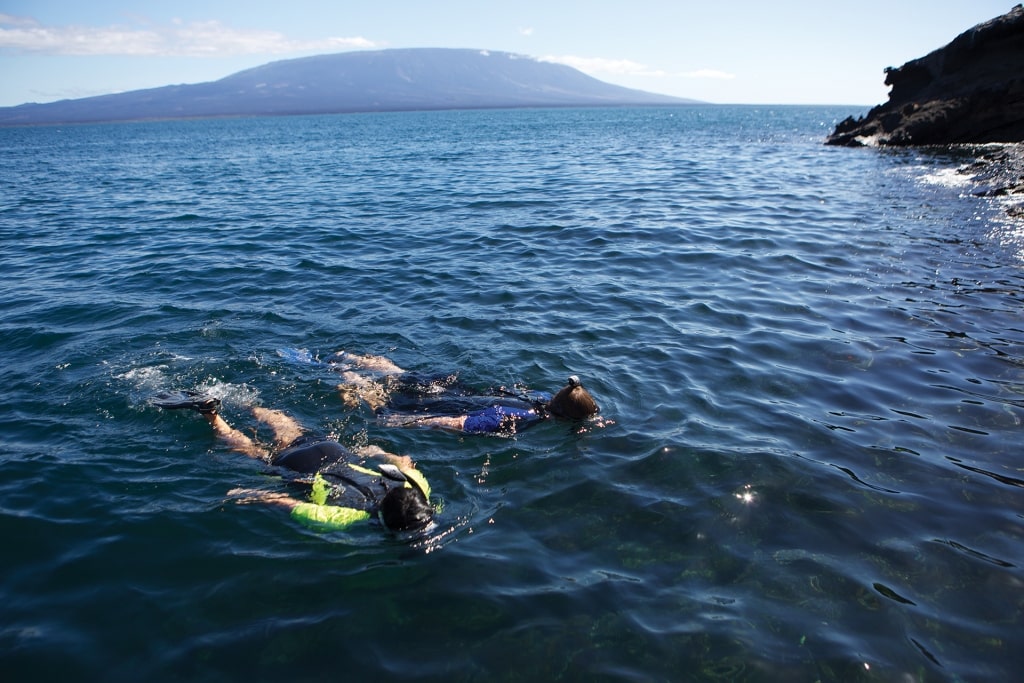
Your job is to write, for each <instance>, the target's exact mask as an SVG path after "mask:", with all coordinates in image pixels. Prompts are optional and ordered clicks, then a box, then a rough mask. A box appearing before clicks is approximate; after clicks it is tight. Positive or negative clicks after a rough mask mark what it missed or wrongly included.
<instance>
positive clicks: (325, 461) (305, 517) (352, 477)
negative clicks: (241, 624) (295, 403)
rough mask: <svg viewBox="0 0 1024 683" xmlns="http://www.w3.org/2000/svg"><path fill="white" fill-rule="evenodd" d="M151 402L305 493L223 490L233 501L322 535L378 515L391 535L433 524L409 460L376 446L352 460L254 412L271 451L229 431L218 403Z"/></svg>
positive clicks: (423, 484) (190, 398) (197, 398)
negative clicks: (190, 413) (177, 412)
mask: <svg viewBox="0 0 1024 683" xmlns="http://www.w3.org/2000/svg"><path fill="white" fill-rule="evenodd" d="M151 402H152V403H153V404H154V405H156V406H158V407H160V408H165V409H177V408H191V409H194V410H196V411H198V412H199V413H200V414H201V415H202V416H203V417H205V418H206V420H207V422H209V423H210V426H211V427H212V428H213V431H214V433H215V434H216V435H217V436H218V437H219V438H221V439H222V440H223V441H224V442H225V443H226V444H227V445H228V446H229V447H230V448H231V449H232V450H234V451H237V452H239V453H244V454H245V455H248V456H250V457H252V458H257V459H259V460H262V461H264V462H266V463H268V464H270V465H272V466H274V467H277V468H280V469H281V470H284V471H286V472H287V475H288V477H289V482H290V484H291V485H293V486H295V485H297V486H301V487H302V488H303V489H305V490H308V492H309V495H308V499H307V500H303V499H302V498H298V497H296V496H294V495H292V494H290V493H285V492H277V491H263V490H255V489H233V490H232V491H230V492H229V495H230V496H232V497H233V498H236V499H238V500H239V501H240V502H243V503H250V502H260V503H267V504H271V505H277V506H280V507H284V508H286V509H288V510H290V511H291V514H292V517H293V518H295V519H297V520H299V521H301V522H303V523H304V524H307V525H309V526H312V527H314V528H317V529H322V530H334V529H345V528H347V527H348V526H350V525H351V524H354V523H355V522H359V521H363V520H369V519H372V518H373V517H374V516H379V517H380V520H381V521H382V522H383V524H384V525H385V526H386V527H387V528H388V529H391V530H392V531H415V530H420V529H423V528H424V527H427V526H428V525H429V524H430V523H431V521H432V520H433V513H434V511H433V508H432V507H431V506H430V503H429V500H430V486H429V484H428V483H427V480H426V478H425V477H424V476H423V475H422V474H421V473H420V471H419V470H417V469H416V468H415V465H413V462H412V460H411V459H410V458H409V457H408V456H399V455H394V454H391V453H387V452H385V451H384V450H383V449H381V448H379V447H375V446H370V447H367V448H363V449H360V451H359V453H358V454H357V453H354V452H352V451H350V450H349V449H347V448H346V447H345V446H343V445H341V444H340V443H338V442H337V441H336V440H334V439H329V438H325V437H318V436H314V435H310V434H306V433H304V430H303V428H302V427H301V426H300V425H299V424H298V422H296V421H295V420H294V419H292V418H291V417H290V416H288V415H286V414H285V413H283V412H281V411H278V410H270V409H268V408H263V407H260V406H254V407H253V408H252V413H253V416H254V417H255V418H256V419H257V420H258V421H260V422H262V423H264V424H266V425H268V426H269V427H270V428H271V429H272V430H273V434H274V446H273V447H272V448H270V447H266V446H263V445H262V444H259V443H257V442H255V441H254V440H253V439H251V438H250V437H249V436H248V435H246V434H244V433H242V432H240V431H239V430H237V429H235V428H234V427H232V426H231V425H229V424H228V423H227V421H225V420H224V418H223V417H221V415H220V400H218V399H217V398H213V397H209V396H203V395H199V394H195V393H192V392H173V393H162V394H158V395H157V396H155V397H154V398H153V399H152V401H151ZM378 461H379V462H378Z"/></svg>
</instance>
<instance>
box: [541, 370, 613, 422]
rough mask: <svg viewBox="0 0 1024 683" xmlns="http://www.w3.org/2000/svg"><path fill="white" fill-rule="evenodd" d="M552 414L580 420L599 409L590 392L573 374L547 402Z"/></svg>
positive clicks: (595, 413)
mask: <svg viewBox="0 0 1024 683" xmlns="http://www.w3.org/2000/svg"><path fill="white" fill-rule="evenodd" d="M548 410H550V411H551V414H552V415H557V416H558V417H567V418H569V419H571V420H582V419H584V418H587V417H591V416H592V415H597V413H598V412H599V411H600V410H601V409H600V408H598V406H597V401H595V400H594V397H593V396H591V395H590V392H589V391H587V390H586V389H584V388H583V384H581V383H580V378H579V377H577V376H576V375H573V376H572V377H570V378H569V380H568V381H567V382H566V385H565V386H564V387H562V388H561V389H560V390H559V392H558V393H557V394H555V395H554V396H553V397H552V398H551V402H550V403H548Z"/></svg>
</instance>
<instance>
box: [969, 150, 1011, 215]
mask: <svg viewBox="0 0 1024 683" xmlns="http://www.w3.org/2000/svg"><path fill="white" fill-rule="evenodd" d="M980 152H981V153H980V154H979V155H978V157H977V159H975V160H974V161H972V162H971V163H969V164H964V165H962V166H960V167H959V168H958V169H957V173H959V174H962V175H965V176H969V178H970V181H971V182H972V183H974V184H975V189H974V190H973V191H972V192H971V194H973V195H974V196H976V197H1011V196H1013V197H1015V196H1017V195H1024V143H1006V144H1001V145H998V146H993V147H992V148H991V149H982V150H980ZM1006 212H1007V214H1009V215H1010V216H1013V217H1015V218H1024V199H1022V200H1021V201H1018V202H1016V203H1014V204H1011V205H1008V206H1007V208H1006Z"/></svg>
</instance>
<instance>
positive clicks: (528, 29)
mask: <svg viewBox="0 0 1024 683" xmlns="http://www.w3.org/2000/svg"><path fill="white" fill-rule="evenodd" d="M519 35H523V36H527V37H529V36H532V35H533V27H532V26H527V27H525V28H521V29H519Z"/></svg>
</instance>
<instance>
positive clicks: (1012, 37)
mask: <svg viewBox="0 0 1024 683" xmlns="http://www.w3.org/2000/svg"><path fill="white" fill-rule="evenodd" d="M885 74H886V77H885V83H886V85H889V86H892V88H891V90H890V92H889V99H888V101H887V102H886V103H884V104H881V105H878V106H877V107H874V108H873V109H871V111H869V112H868V113H867V114H866V115H865V116H862V117H860V118H857V119H855V118H853V117H852V116H851V117H849V118H847V119H845V120H844V121H841V122H840V123H839V124H838V125H837V126H836V128H835V130H834V131H833V133H832V134H831V135H830V136H829V137H828V138H827V139H826V141H825V144H827V145H839V146H848V147H862V146H878V147H908V146H946V147H948V146H957V147H960V146H963V147H965V148H966V150H970V151H974V152H976V153H977V158H976V159H975V160H974V161H973V162H971V163H968V164H965V165H963V166H961V167H960V168H958V169H957V172H958V173H959V174H961V175H964V176H967V177H968V178H969V180H970V181H971V183H972V184H973V185H974V190H973V191H972V194H974V195H976V196H980V197H1004V196H1016V195H1024V7H1022V6H1021V5H1017V6H1015V7H1013V8H1012V9H1011V10H1010V11H1009V12H1007V13H1006V14H1004V15H1002V16H999V17H996V18H995V19H992V20H991V21H987V22H984V23H981V24H978V25H977V26H975V27H973V28H971V29H969V30H968V31H965V32H964V33H962V34H960V35H959V36H957V37H956V38H954V39H953V40H952V41H951V42H950V43H949V44H948V45H946V46H945V47H942V48H940V49H938V50H935V51H933V52H931V53H930V54H928V55H926V56H924V57H921V58H920V59H915V60H912V61H910V62H907V63H906V64H904V65H903V66H901V67H899V68H895V69H894V68H891V67H890V68H887V69H886V70H885ZM990 143H1000V144H990ZM1007 212H1008V213H1009V214H1010V215H1012V216H1015V217H1019V218H1024V203H1017V204H1009V206H1008V208H1007Z"/></svg>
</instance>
